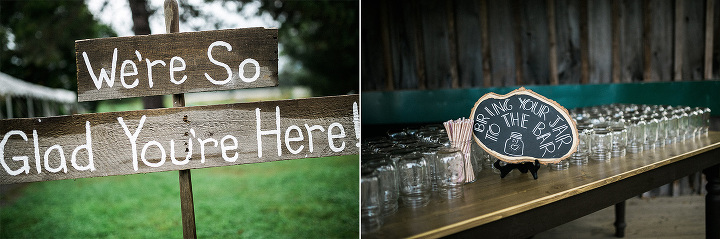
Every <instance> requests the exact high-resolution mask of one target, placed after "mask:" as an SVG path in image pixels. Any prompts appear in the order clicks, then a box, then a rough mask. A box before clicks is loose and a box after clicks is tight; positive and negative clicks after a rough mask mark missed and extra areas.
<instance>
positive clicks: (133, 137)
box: [117, 115, 145, 171]
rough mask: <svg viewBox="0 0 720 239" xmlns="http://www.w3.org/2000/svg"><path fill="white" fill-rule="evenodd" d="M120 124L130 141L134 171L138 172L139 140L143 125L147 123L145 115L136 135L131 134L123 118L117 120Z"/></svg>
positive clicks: (136, 130) (141, 119) (141, 118)
mask: <svg viewBox="0 0 720 239" xmlns="http://www.w3.org/2000/svg"><path fill="white" fill-rule="evenodd" d="M117 120H118V122H120V125H122V128H123V131H125V135H127V137H128V139H129V140H130V147H131V149H132V159H133V169H135V171H137V170H138V159H137V157H138V156H137V142H136V141H137V138H138V134H140V130H142V127H143V124H144V123H145V115H143V116H142V117H140V123H138V127H137V128H136V129H135V133H132V134H131V133H130V130H129V129H128V127H127V125H125V121H123V118H122V117H118V118H117Z"/></svg>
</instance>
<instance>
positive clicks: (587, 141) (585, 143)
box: [568, 122, 593, 165]
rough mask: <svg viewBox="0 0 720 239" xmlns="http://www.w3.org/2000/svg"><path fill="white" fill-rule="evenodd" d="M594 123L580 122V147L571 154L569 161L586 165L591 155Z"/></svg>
mask: <svg viewBox="0 0 720 239" xmlns="http://www.w3.org/2000/svg"><path fill="white" fill-rule="evenodd" d="M592 127H593V125H592V124H591V123H590V122H580V123H578V138H579V142H578V148H577V151H575V153H573V154H572V155H570V160H568V161H569V163H571V164H575V165H586V164H587V163H588V157H589V156H590V145H591V144H592V134H593V128H592Z"/></svg>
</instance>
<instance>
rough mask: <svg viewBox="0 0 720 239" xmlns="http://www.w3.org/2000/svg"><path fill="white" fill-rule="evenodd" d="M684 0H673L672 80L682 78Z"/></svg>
mask: <svg viewBox="0 0 720 239" xmlns="http://www.w3.org/2000/svg"><path fill="white" fill-rule="evenodd" d="M683 2H684V0H675V18H674V23H675V29H674V30H675V36H674V37H675V38H674V39H675V41H674V43H675V47H674V48H673V50H674V52H675V54H674V57H673V78H672V79H673V80H674V81H681V80H682V77H683V75H682V70H683V67H682V66H683V56H684V54H683V51H684V50H685V44H684V43H685V29H684V26H685V24H683V18H684V15H685V10H684V8H685V4H683Z"/></svg>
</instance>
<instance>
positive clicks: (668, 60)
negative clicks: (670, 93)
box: [645, 0, 674, 81]
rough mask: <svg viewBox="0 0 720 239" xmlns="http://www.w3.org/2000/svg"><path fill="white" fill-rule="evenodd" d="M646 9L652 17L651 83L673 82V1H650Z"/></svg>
mask: <svg viewBox="0 0 720 239" xmlns="http://www.w3.org/2000/svg"><path fill="white" fill-rule="evenodd" d="M647 6H648V7H647V8H646V9H645V11H646V12H648V14H649V15H650V16H649V17H648V18H649V21H650V34H649V36H648V38H649V39H650V41H649V43H650V47H649V48H650V53H648V54H649V55H650V62H649V63H646V64H649V65H650V66H649V68H650V70H649V71H650V73H649V76H646V77H649V79H650V81H672V80H673V62H674V58H673V49H674V48H673V25H674V24H673V19H674V18H673V16H674V12H673V9H674V5H673V3H672V1H664V0H648V5H647Z"/></svg>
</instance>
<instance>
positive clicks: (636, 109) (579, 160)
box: [551, 104, 710, 169]
mask: <svg viewBox="0 0 720 239" xmlns="http://www.w3.org/2000/svg"><path fill="white" fill-rule="evenodd" d="M570 114H571V116H572V117H573V118H574V119H575V121H576V123H577V128H578V133H579V137H580V142H579V145H578V150H577V151H576V152H575V153H574V154H573V155H572V156H571V157H570V158H569V159H568V160H566V161H564V162H560V163H558V164H552V165H551V167H554V168H555V169H565V168H567V167H568V166H569V164H578V165H583V164H587V161H588V159H594V160H606V159H610V158H614V157H622V156H625V155H626V154H628V153H639V152H641V151H643V150H652V149H655V148H659V147H663V146H664V145H668V144H673V143H676V142H682V141H685V140H688V139H692V138H694V137H697V136H700V135H704V134H707V132H708V128H709V126H710V109H709V108H698V107H695V108H691V107H687V106H660V105H635V104H613V105H602V106H594V107H586V108H577V109H573V110H571V111H570Z"/></svg>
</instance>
